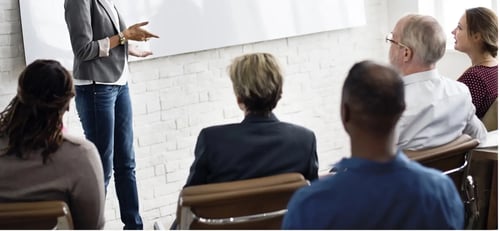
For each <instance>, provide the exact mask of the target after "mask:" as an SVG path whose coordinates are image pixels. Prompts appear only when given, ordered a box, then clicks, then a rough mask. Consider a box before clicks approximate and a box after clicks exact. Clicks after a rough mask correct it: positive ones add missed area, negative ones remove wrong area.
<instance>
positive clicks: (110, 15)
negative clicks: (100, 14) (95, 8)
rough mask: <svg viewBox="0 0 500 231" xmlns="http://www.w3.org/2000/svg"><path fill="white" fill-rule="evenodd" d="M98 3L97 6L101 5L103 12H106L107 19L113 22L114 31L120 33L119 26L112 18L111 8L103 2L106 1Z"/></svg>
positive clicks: (100, 0)
mask: <svg viewBox="0 0 500 231" xmlns="http://www.w3.org/2000/svg"><path fill="white" fill-rule="evenodd" d="M98 1H99V4H101V6H102V7H103V8H104V10H106V13H107V14H108V17H109V18H110V19H111V21H112V22H113V26H114V27H115V30H116V31H121V30H120V26H119V25H118V22H117V21H116V20H115V17H114V16H113V11H112V9H111V8H110V7H111V6H110V5H109V4H108V3H107V2H105V1H106V0H98Z"/></svg>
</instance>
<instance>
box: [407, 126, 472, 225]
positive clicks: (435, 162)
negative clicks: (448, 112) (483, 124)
mask: <svg viewBox="0 0 500 231" xmlns="http://www.w3.org/2000/svg"><path fill="white" fill-rule="evenodd" d="M478 145H479V140H477V139H474V138H471V137H470V136H469V135H466V134H463V135H461V136H459V137H458V138H457V139H455V140H453V141H451V142H449V143H447V144H444V145H442V146H439V147H434V148H429V149H425V150H418V151H410V150H405V151H404V153H406V155H407V156H408V157H409V158H410V159H412V160H415V161H417V162H419V163H421V164H422V165H425V166H427V167H431V168H435V169H438V170H440V171H442V172H443V174H445V175H448V176H450V177H452V174H455V173H459V172H463V174H462V175H461V176H460V179H459V180H458V181H457V180H456V178H453V177H452V179H453V181H454V184H455V187H456V188H457V191H459V192H460V194H461V196H462V199H463V203H464V205H465V206H466V208H468V209H469V210H470V214H469V217H468V218H467V222H466V223H467V226H468V227H472V226H473V225H474V223H475V221H477V219H478V218H479V209H478V205H477V202H478V200H477V195H478V193H477V187H476V185H475V182H474V180H473V177H472V176H471V175H469V172H470V160H471V157H472V150H473V149H474V148H476V147H477V146H478ZM461 155H463V159H464V160H463V163H462V164H461V165H460V166H458V167H455V168H452V169H447V168H444V167H443V166H442V165H443V163H445V164H448V163H446V162H453V161H458V158H460V156H461Z"/></svg>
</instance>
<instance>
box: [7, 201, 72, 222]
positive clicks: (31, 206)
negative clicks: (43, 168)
mask: <svg viewBox="0 0 500 231" xmlns="http://www.w3.org/2000/svg"><path fill="white" fill-rule="evenodd" d="M0 229H73V220H72V218H71V213H70V211H69V208H68V205H67V204H66V203H65V202H64V201H36V202H14V203H0Z"/></svg>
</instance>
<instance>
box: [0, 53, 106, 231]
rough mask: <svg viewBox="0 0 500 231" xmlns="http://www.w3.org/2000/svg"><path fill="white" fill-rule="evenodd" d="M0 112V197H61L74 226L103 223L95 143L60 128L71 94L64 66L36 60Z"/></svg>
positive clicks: (13, 199) (98, 226)
mask: <svg viewBox="0 0 500 231" xmlns="http://www.w3.org/2000/svg"><path fill="white" fill-rule="evenodd" d="M18 84H19V86H18V89H17V95H16V96H15V97H14V98H13V99H12V101H11V102H10V104H9V105H8V106H7V108H6V109H5V110H4V111H3V112H1V113H0V169H1V170H0V172H1V174H0V203H8V202H21V201H48V200H61V201H65V202H66V203H67V204H68V206H69V208H70V210H71V211H70V212H71V216H72V218H73V223H74V227H75V228H76V229H102V228H103V226H104V182H103V179H104V177H103V173H102V166H101V162H100V160H99V155H98V153H97V149H96V148H95V146H94V145H93V144H92V143H91V142H89V141H87V140H85V139H82V138H76V137H70V136H68V135H66V134H63V133H62V125H63V123H62V122H63V121H62V119H63V115H64V113H65V112H66V111H67V110H68V108H69V104H70V100H71V99H72V98H73V96H75V90H74V87H73V81H72V78H71V75H70V74H69V72H68V71H67V70H66V69H65V68H64V67H63V66H61V64H60V63H59V62H57V61H53V60H36V61H34V62H33V63H31V64H30V65H28V66H27V67H26V69H25V70H24V71H23V72H22V73H21V75H20V77H19V83H18Z"/></svg>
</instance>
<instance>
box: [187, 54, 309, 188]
mask: <svg viewBox="0 0 500 231" xmlns="http://www.w3.org/2000/svg"><path fill="white" fill-rule="evenodd" d="M229 75H230V77H231V81H232V83H233V89H234V92H235V95H236V98H237V102H238V106H239V107H240V108H241V109H242V111H244V113H245V119H244V120H243V121H242V122H241V123H239V124H229V125H221V126H214V127H209V128H205V129H203V130H202V131H201V132H200V134H199V136H198V141H197V143H196V148H195V160H194V162H193V164H192V166H191V169H190V175H189V177H188V180H187V183H186V186H191V185H199V184H206V183H216V182H225V181H233V180H242V179H250V178H257V177H262V176H270V175H275V174H280V173H287V172H298V173H302V174H303V175H304V177H305V178H307V179H309V180H314V179H316V178H317V177H318V163H317V162H318V158H317V154H316V139H315V136H314V133H313V132H312V131H310V130H308V129H306V128H303V127H300V126H297V125H293V124H290V123H284V122H280V121H279V120H278V119H277V118H276V116H275V115H274V114H273V113H272V110H273V109H274V107H275V106H276V104H277V102H278V100H279V99H280V98H281V93H282V86H283V79H282V74H281V71H280V69H279V66H278V64H277V62H276V60H275V58H274V57H273V56H272V55H270V54H266V53H255V54H248V55H244V56H241V57H238V58H236V59H235V60H234V61H233V63H232V64H231V66H230V68H229Z"/></svg>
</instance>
